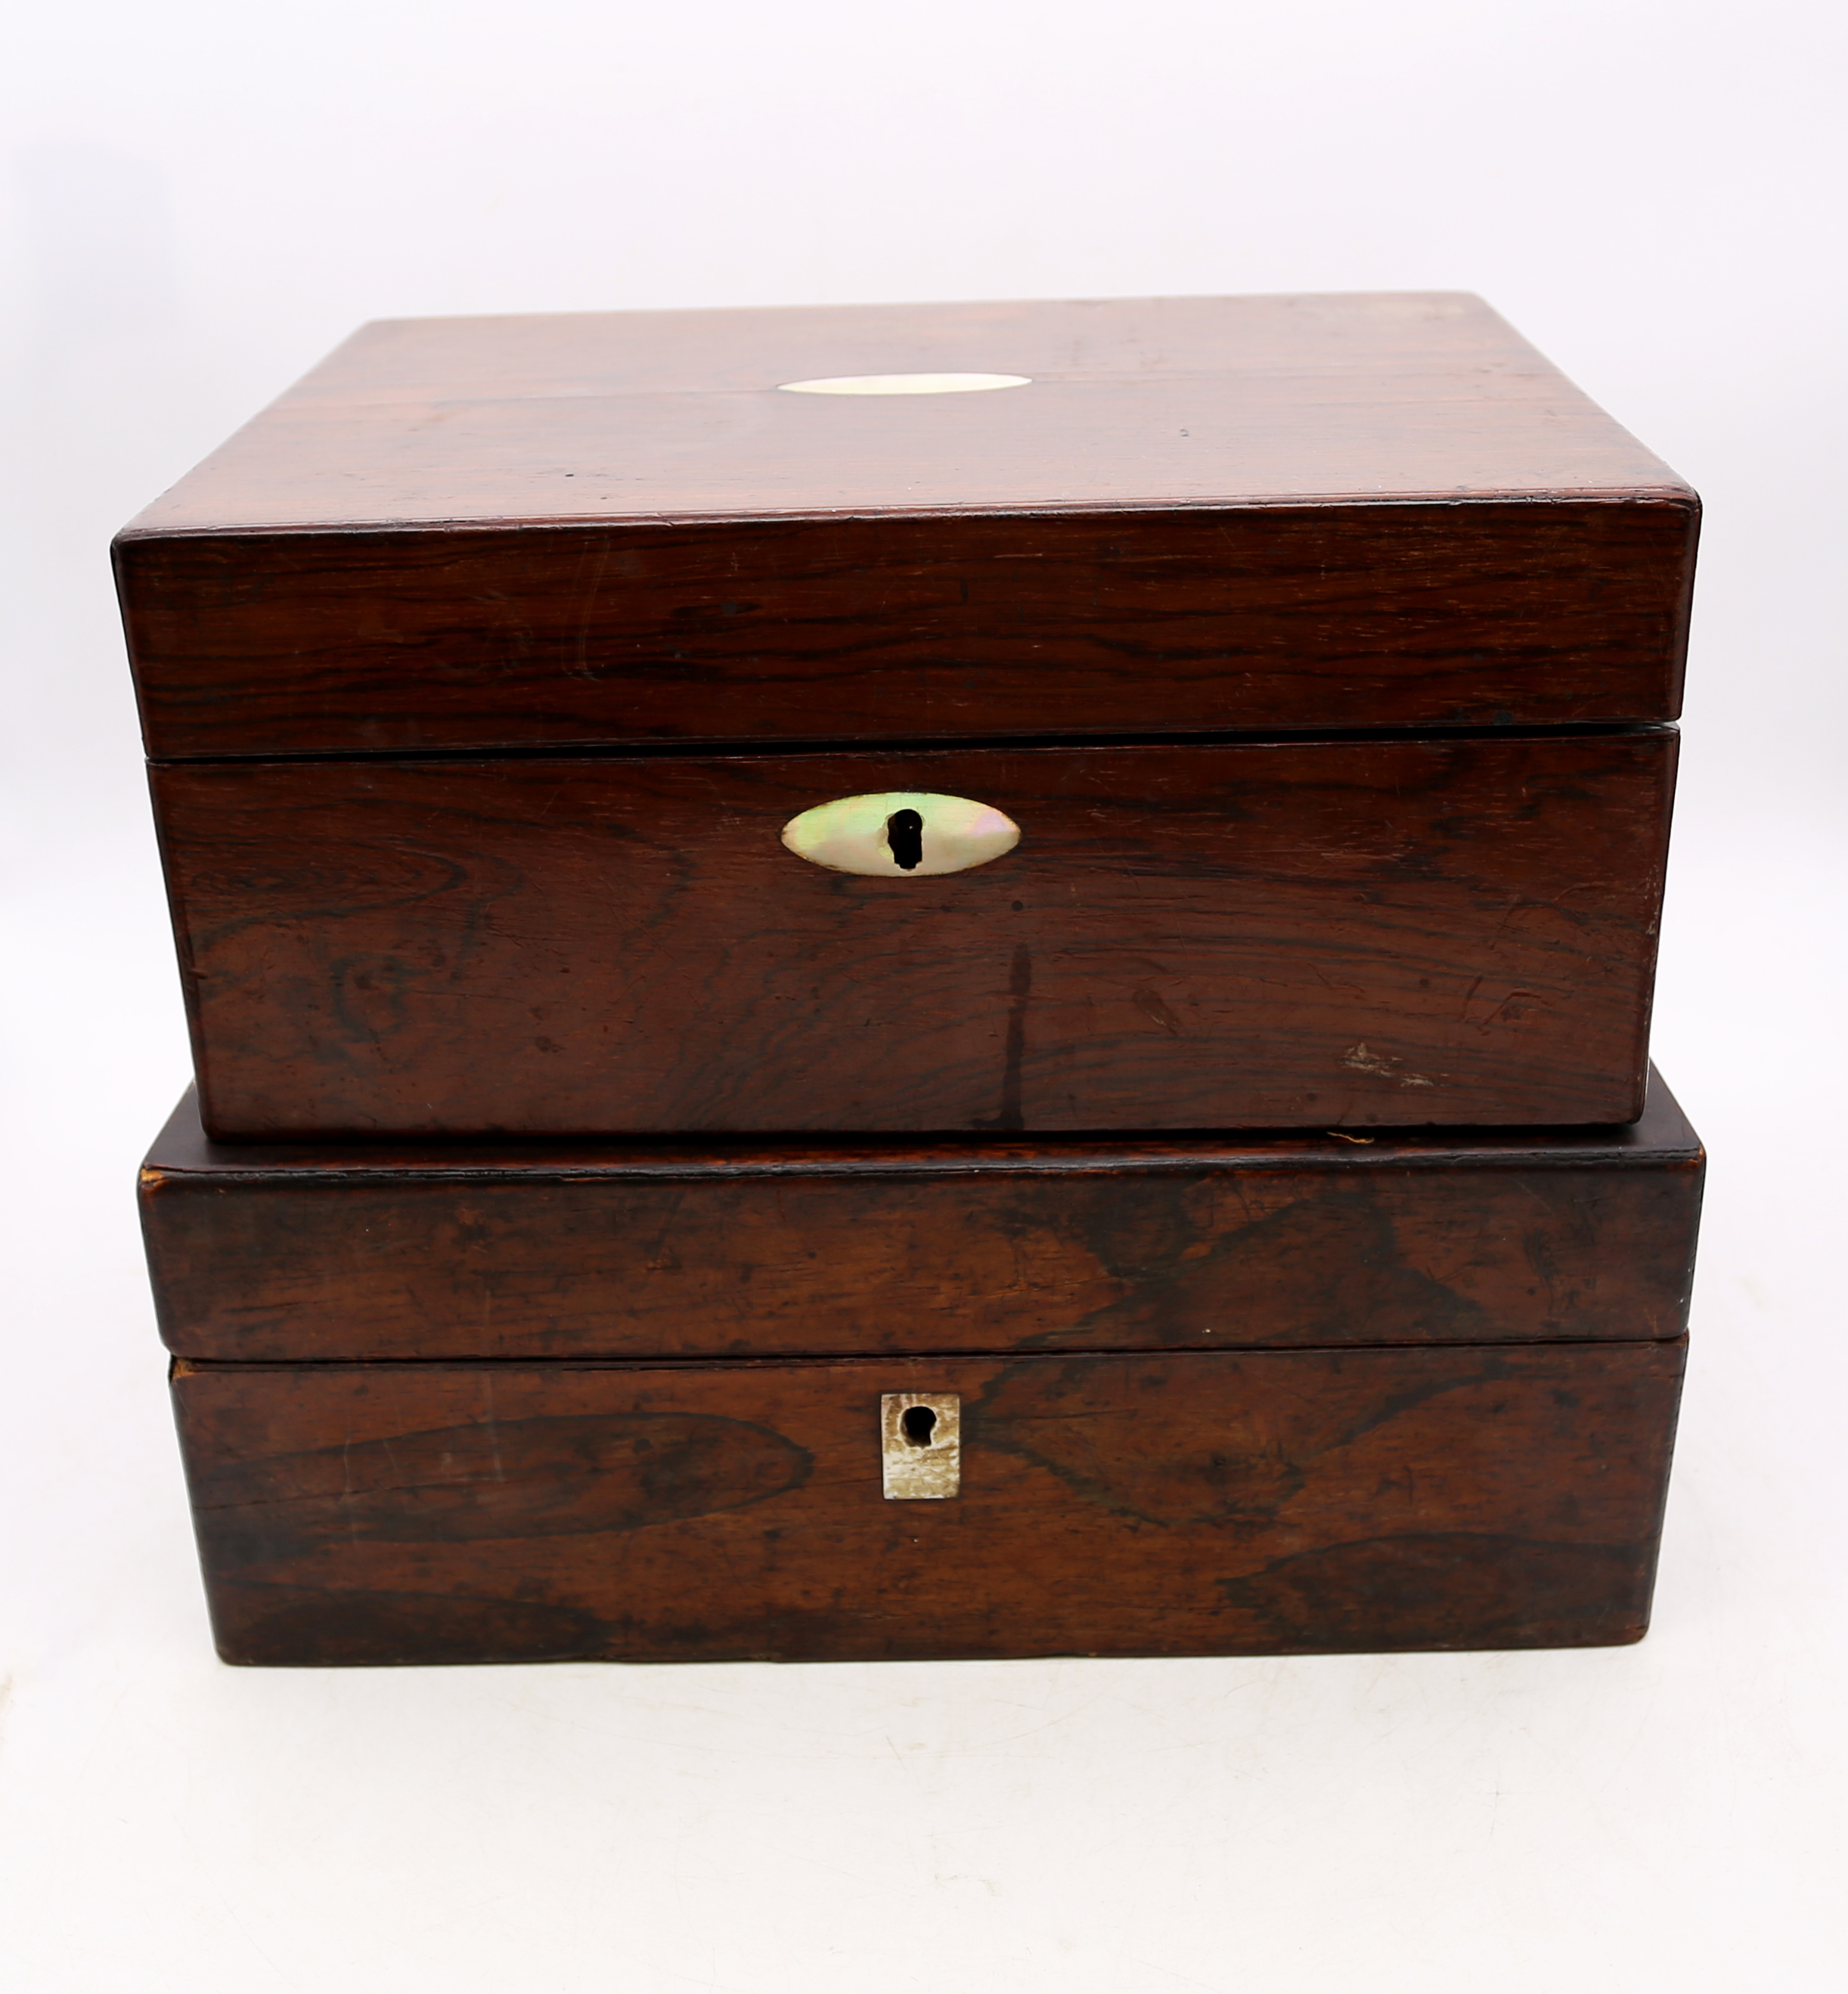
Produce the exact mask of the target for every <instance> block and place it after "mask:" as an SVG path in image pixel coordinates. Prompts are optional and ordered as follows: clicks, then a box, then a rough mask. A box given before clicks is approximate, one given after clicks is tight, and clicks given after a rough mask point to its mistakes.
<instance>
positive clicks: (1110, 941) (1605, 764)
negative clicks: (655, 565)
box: [154, 731, 1675, 1137]
mask: <svg viewBox="0 0 1848 1994" xmlns="http://www.w3.org/2000/svg"><path fill="white" fill-rule="evenodd" d="M1674 747H1675V742H1674V737H1673V736H1672V735H1671V734H1668V733H1665V732H1659V731H1651V732H1639V733H1620V734H1610V735H1582V736H1558V735H1555V736H1539V737H1522V736H1518V735H1510V736H1495V737H1489V738H1459V739H1452V740H1449V741H1433V742H1420V741H1413V740H1394V741H1387V742H1304V743H1291V744H1283V743H1269V744H1251V743H1243V744H1216V745H1188V746H1174V745H1164V746H1154V745H1149V746H1143V747H1111V748H1104V747H1099V748H1093V749H984V750H969V751H964V752H915V753H890V754H876V753H866V754H814V755H776V756H772V755H763V756H732V757H714V758H710V759H684V758H681V757H660V758H654V757H646V758H609V759H560V760H557V761H552V760H513V761H501V762H496V761H487V762H462V761H452V762H401V763H382V762H318V763H302V764H249V765H237V764H227V765H218V766H168V767H163V768H159V769H156V771H155V778H154V780H155V793H156V802H157V806H158V810H159V818H160V822H161V827H162V833H163V840H164V843H165V848H166V858H167V862H168V865H169V872H170V886H171V889H172V893H173V899H174V906H175V911H176V917H177V927H178V930H179V937H180V947H181V954H182V961H183V971H184V974H185V976H186V981H187V991H188V997H189V1002H190V1006H191V1008H192V1012H193V1016H194V1029H195V1034H196V1040H197V1049H198V1054H199V1069H200V1081H201V1091H202V1095H203V1096H204V1101H205V1110H206V1117H207V1125H208V1126H209V1127H211V1129H212V1130H213V1131H214V1133H216V1134H218V1135H220V1136H227V1137H255V1136H265V1135H283V1134H291V1133H293V1134H300V1135H310V1134H320V1133H334V1132H342V1131H360V1132H372V1133H379V1134H383V1133H388V1132H404V1133H415V1132H427V1133H433V1134H444V1135H451V1134H454V1135H459V1134H465V1133H468V1132H480V1131H495V1130H505V1131H510V1132H532V1133H543V1132H555V1133H564V1134H569V1133H595V1132H626V1131H644V1132H645V1131H665V1132H694V1131H701V1132H724V1131H749V1130H777V1131H793V1130H803V1129H816V1130H866V1131H903V1130H929V1129H986V1130H1012V1129H1021V1130H1026V1129H1033V1130H1060V1129H1123V1128H1147V1129H1167V1128H1212V1127H1219V1128H1237V1127H1295V1126H1305V1125H1306V1126H1320V1127H1326V1126H1331V1125H1370V1124H1382V1125H1384V1124H1395V1123H1396V1124H1401V1125H1407V1124H1431V1123H1446V1122H1448V1123H1455V1124H1470V1123H1486V1124H1502V1125H1517V1124H1521V1123H1535V1124H1541V1123H1547V1124H1555V1125H1557V1124H1562V1123H1568V1124H1569V1123H1581V1122H1582V1123H1596V1122H1622V1121H1627V1120H1629V1119H1632V1118H1634V1116H1635V1115H1637V1113H1638V1112H1640V1111H1641V1105H1642V1097H1643V1084H1644V1043H1645V1034H1646V1027H1647V1012H1648V1004H1649V995H1650V988H1651V978H1652V975H1653V970H1654V954H1655V936H1656V926H1657V916H1658V909H1659V905H1660V899H1661V880H1662V872H1663V866H1664V862H1665V846H1666V839H1667V831H1668V809H1669V800H1670V793H1671V783H1672V770H1673V761H1674ZM888 792H893V793H897V792H903V793H914V792H916V793H924V792H928V793H933V794H943V795H948V796H949V797H965V798H969V799H972V800H974V801H975V802H977V803H982V804H986V805H989V806H991V807H993V808H994V809H995V810H999V811H1002V812H1004V813H1005V814H1006V815H1007V816H1008V817H1010V818H1011V819H1012V820H1013V822H1014V823H1015V824H1017V825H1018V826H1019V827H1020V841H1019V843H1018V844H1017V845H1016V846H1015V848H1013V850H1012V851H1009V852H1007V853H1006V855H1004V856H1003V857H1000V858H996V859H995V860H994V861H993V862H990V863H988V864H985V865H981V866H979V868H977V869H974V870H971V871H966V872H955V873H953V874H949V875H938V876H932V875H929V874H928V873H927V872H917V873H915V874H912V875H895V876H892V877H887V878H873V877H860V876H856V875H852V874H848V873H843V872H838V871H831V870H828V869H825V868H824V867H822V866H820V865H813V864H810V863H808V862H806V861H804V860H803V859H801V858H797V857H796V856H794V855H793V854H792V853H791V852H790V851H787V850H786V849H785V848H783V845H782V843H781V842H780V834H781V832H782V830H783V827H784V825H785V824H787V822H788V821H789V820H790V819H791V818H792V817H794V816H796V815H797V814H798V813H801V812H802V811H804V810H809V809H811V808H813V807H816V806H818V805H820V804H822V803H827V802H828V801H830V800H834V799H838V798H842V797H854V796H860V795H865V794H868V793H888Z"/></svg>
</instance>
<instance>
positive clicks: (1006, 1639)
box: [142, 1080, 1702, 1664]
mask: <svg viewBox="0 0 1848 1994" xmlns="http://www.w3.org/2000/svg"><path fill="white" fill-rule="evenodd" d="M1701 1175H1702V1155H1701V1151H1700V1148H1699V1143H1697V1141H1696V1139H1695V1136H1694V1134H1693V1132H1692V1130H1691V1129H1689V1126H1688V1124H1687V1122H1686V1121H1685V1119H1683V1117H1682V1114H1681V1112H1680V1111H1679V1110H1678V1108H1677V1107H1676V1106H1675V1103H1674V1101H1672V1100H1671V1098H1670V1097H1669V1096H1668V1093H1667V1091H1666V1090H1665V1088H1662V1086H1661V1083H1660V1081H1659V1080H1658V1081H1656V1082H1655V1083H1654V1087H1653V1088H1652V1091H1651V1099H1650V1103H1649V1105H1648V1108H1647V1112H1646V1113H1645V1115H1644V1117H1643V1119H1641V1122H1638V1123H1637V1124H1636V1125H1634V1126H1631V1127H1629V1128H1620V1129H1596V1130H1586V1129H1579V1130H1538V1131H1527V1132H1483V1131H1475V1132H1455V1131H1452V1132H1445V1133H1442V1134H1438V1133H1428V1132H1407V1133H1381V1134H1379V1135H1377V1136H1370V1137H1354V1136H1349V1135H1346V1134H1343V1133H1339V1132H1334V1133H1313V1134H1294V1135H1287V1136H1283V1135H1275V1134H1272V1135H1260V1136H1214V1137H1197V1138H1193V1139H1188V1140H1185V1141H1180V1140H1174V1139H1170V1140H1168V1141H1166V1142H1152V1141H1148V1140H1143V1139H1123V1140H1119V1141H1110V1140H1106V1139H1099V1138H1095V1137H1092V1138H1065V1139H1060V1138H1056V1137H1037V1138H1034V1139H1030V1140H1028V1139H1013V1140H1011V1141H1010V1140H1006V1139H999V1138H993V1137H991V1138H987V1139H981V1140H975V1139H968V1138H964V1139H944V1138H938V1139H934V1140H931V1141H927V1142H913V1143H897V1142H893V1141H890V1140H883V1141H880V1140H872V1139H862V1140H859V1141H850V1140H835V1141H832V1142H828V1143H801V1144H796V1143H780V1144H773V1145H764V1144H761V1143H756V1144H752V1143H742V1142H734V1143H711V1142H708V1143H705V1144H703V1145H694V1144H691V1143H684V1142H676V1143H651V1142H641V1141H630V1142H627V1143H605V1144H601V1145H581V1146H565V1145H561V1144H557V1143H551V1144H547V1145H544V1146H514V1145H511V1144H505V1143H503V1144H501V1145H499V1146H495V1145H492V1144H468V1145H444V1146H394V1145H386V1144H349V1145H347V1146H338V1147H337V1146H301V1145H293V1146H290V1145H285V1146H275V1147H262V1148H259V1147H255V1146H219V1145H216V1144H214V1143H211V1141H209V1140H208V1139H207V1138H206V1137H205V1136H204V1132H203V1131H202V1129H201V1125H200V1122H199V1119H198V1115H197V1106H196V1103H195V1101H194V1100H193V1099H192V1098H190V1097H189V1098H188V1099H187V1101H186V1102H184V1103H183V1105H182V1106H181V1108H180V1111H179V1112H178V1113H177V1115H175V1117H174V1119H173V1122H172V1123H171V1124H170V1126H169V1127H168V1129H167V1130H166V1132H165V1133H164V1134H163V1136H161V1138H160V1139H159V1141H158V1142H157V1143H156V1145H155V1146H154V1149H153V1152H152V1153H151V1154H150V1156H149V1159H148V1161H147V1163H146V1167H145V1168H144V1170H143V1172H142V1193H143V1210H144V1215H145V1219H146V1237H147V1242H148V1250H149V1263H150V1266H151V1267H152V1270H153V1280H154V1288H155V1293H156V1297H157V1300H158V1303H159V1316H160V1322H161V1327H162V1331H163V1334H164V1336H165V1338H166V1341H167V1342H168V1344H169V1345H170V1347H171V1348H172V1349H173V1352H174V1362H173V1394H174V1400H175V1403H176V1406H177V1413H178V1419H179V1425H180V1438H181V1442H182V1446H183V1452H184V1455H185V1460H186V1467H187V1476H188V1478H189V1482H190V1488H191V1492H192V1499H193V1504H194V1516H195V1519H196V1522H197V1530H198V1536H199V1544H200V1550H201V1558H202V1561H203V1563H204V1571H205V1578H206V1585H207V1592H208V1595H209V1597H210V1601H211V1612H212V1618H213V1622H214V1628H215V1629H216V1633H217V1637H218V1643H219V1647H220V1651H221V1653H222V1654H223V1655H224V1656H225V1658H226V1659H227V1660H231V1661H234V1662H247V1663H283V1664H296V1663H423V1662H478V1661H497V1660H499V1661H530V1660H550V1659H564V1658H570V1657H577V1658H589V1657H605V1658H609V1659H612V1660H740V1659H751V1658H757V1659H776V1660H821V1659H833V1658H859V1659H874V1658H879V1657H913V1658H919V1657H1000V1656H1018V1655H1037V1654H1057V1653H1087V1654H1111V1655H1178V1654H1251V1653H1288V1652H1296V1651H1307V1650H1370V1649H1394V1648H1469V1647H1520V1646H1545V1645H1577V1644H1593V1643H1614V1642H1623V1641H1630V1640H1634V1639H1637V1638H1638V1637H1639V1636H1641V1634H1642V1633H1643V1632H1644V1628H1645V1626H1646V1625H1647V1619H1648V1614H1649V1604H1650V1594H1651V1585H1652V1581H1653V1575H1654V1565H1655V1556H1656V1546H1657V1542H1658V1536H1659V1533H1660V1530H1661V1516H1662V1507H1663V1500H1664V1494H1665V1485H1666V1481H1667V1477H1668V1461H1669V1454H1670V1448H1671V1442H1672V1439H1673V1434H1674V1429H1675V1407H1676V1402H1677V1398H1678V1393H1679V1389H1680V1382H1681V1376H1682V1362H1683V1358H1684V1354H1685V1348H1686V1338H1685V1327H1686V1317H1687V1303H1688V1294H1689V1283H1690V1280H1691V1276H1692V1265H1693V1256H1694V1247H1695V1228H1696V1225H1697V1222H1698V1217H1699V1200H1700V1186H1701ZM925 1415H928V1417H925Z"/></svg>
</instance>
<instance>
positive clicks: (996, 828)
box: [783, 790, 1020, 879]
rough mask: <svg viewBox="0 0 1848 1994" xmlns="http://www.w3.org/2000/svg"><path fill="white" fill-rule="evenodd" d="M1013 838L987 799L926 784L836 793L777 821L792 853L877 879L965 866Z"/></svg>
mask: <svg viewBox="0 0 1848 1994" xmlns="http://www.w3.org/2000/svg"><path fill="white" fill-rule="evenodd" d="M783 843H784V845H787V847H788V848H789V849H790V851H793V852H794V854H795V855H796V856H797V858H806V859H807V861H808V862H809V863H810V864H811V865H825V866H826V867H827V868H828V870H829V871H830V872H858V873H860V874H862V875H865V876H866V877H867V878H869V879H932V878H934V877H936V876H938V875H941V874H942V873H945V872H968V871H969V869H970V868H971V867H972V866H975V865H987V863H988V862H989V860H990V859H991V858H999V857H1000V856H1001V855H1002V854H1003V852H1007V851H1013V848H1014V847H1015V846H1016V845H1018V844H1019V843H1020V826H1019V825H1018V824H1016V823H1015V822H1014V821H1013V818H1012V817H1009V816H1007V815H1006V814H1004V813H1003V812H1002V811H1000V810H996V808H995V807H994V806H993V804H992V803H976V802H975V801H974V800H972V798H970V797H941V796H937V795H935V794H934V793H931V792H930V791H928V790H883V791H881V792H880V793H879V794H878V795H877V796H867V797H835V800H834V801H833V802H832V803H817V804H816V805H815V807H814V809H812V810H804V811H803V812H802V814H801V815H800V816H799V817H791V818H790V821H789V822H788V823H787V824H785V825H784V826H783Z"/></svg>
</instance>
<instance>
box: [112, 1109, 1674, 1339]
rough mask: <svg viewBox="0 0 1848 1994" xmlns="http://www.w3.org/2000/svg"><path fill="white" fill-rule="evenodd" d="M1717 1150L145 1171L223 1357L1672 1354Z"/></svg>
mask: <svg viewBox="0 0 1848 1994" xmlns="http://www.w3.org/2000/svg"><path fill="white" fill-rule="evenodd" d="M1702 1166H1703V1158H1702V1153H1701V1149H1700V1145H1699V1140H1698V1139H1697V1138H1696V1137H1695V1134H1694V1132H1693V1130H1692V1129H1691V1128H1689V1125H1688V1123H1687V1121H1686V1119H1685V1117H1684V1116H1683V1115H1682V1113H1681V1111H1680V1109H1679V1108H1678V1107H1677V1106H1676V1105H1675V1101H1674V1099H1673V1097H1672V1096H1671V1095H1670V1094H1669V1092H1668V1089H1667V1088H1666V1087H1665V1086H1664V1085H1663V1084H1662V1082H1661V1078H1660V1077H1659V1076H1652V1078H1651V1089H1650V1098H1649V1105H1648V1108H1647V1112H1645V1114H1644V1117H1643V1119H1642V1120H1641V1122H1637V1124H1635V1125H1634V1126H1632V1127H1630V1128H1627V1129H1599V1130H1575V1131H1558V1132H1545V1131H1536V1132H1528V1133H1525V1134H1523V1133H1519V1132H1510V1133H1506V1134H1502V1135H1490V1134H1487V1133H1485V1132H1466V1133H1461V1134H1459V1133H1455V1132H1449V1131H1444V1132H1428V1133H1417V1132H1403V1133H1399V1134H1397V1135H1393V1134H1387V1133H1382V1134H1380V1135H1379V1136H1375V1137H1373V1138H1371V1139H1366V1140H1363V1141H1356V1140H1353V1139H1349V1138H1348V1137H1346V1136H1336V1135H1325V1134H1312V1135H1300V1136H1270V1137H1268V1138H1257V1139H1254V1138H1250V1137H1246V1138H1243V1139H1239V1138H1236V1137H1194V1138H1188V1139H1168V1140H1167V1141H1165V1142H1152V1141H1147V1140H1144V1141H1140V1142H1115V1143H1099V1142H1097V1141H1095V1140H1094V1139H1082V1138H1066V1139H1058V1138H1052V1137H1042V1138H1037V1139H1034V1140H1033V1141H1031V1142H1026V1141H1023V1140H1021V1139H1013V1140H1010V1139H1006V1138H1004V1137H992V1136H991V1137H984V1138H981V1139H968V1140H964V1141H960V1142H945V1141H938V1142H936V1143H931V1144H927V1145H923V1146H918V1145H905V1144H900V1143H893V1142H890V1141H887V1142H861V1143H840V1142H837V1143H809V1144H787V1145H783V1146H777V1147H774V1148H766V1147H764V1146H761V1145H759V1146H748V1147H747V1146H743V1145H740V1144H737V1143H733V1144H730V1145H725V1144H716V1143H713V1144H708V1145H705V1146H690V1145H687V1144H684V1143H645V1142H638V1143H629V1144H627V1145H621V1146H609V1145H605V1146H595V1147H593V1146H584V1145H568V1146H567V1145H561V1144H559V1143H548V1144H546V1145H543V1146H540V1145H532V1146H526V1147H525V1148H519V1147H516V1146H512V1145H508V1144H502V1145H501V1146H499V1147H498V1148H494V1147H489V1146H482V1145H479V1144H466V1145H452V1144H430V1145H426V1146H422V1147H418V1148H405V1147H403V1146H386V1145H375V1146H365V1145H359V1144H348V1145H347V1146H345V1147H343V1148H340V1149H333V1150H330V1149H327V1148H325V1147H324V1146H319V1145H307V1144H304V1145H300V1146H292V1147H280V1148H276V1149H264V1150H256V1149H252V1148H250V1147H249V1146H244V1145H235V1144H214V1143H211V1142H209V1141H208V1140H207V1138H206V1136H205V1135H204V1131H203V1130H202V1129H201V1126H200V1123H199V1119H198V1113H197V1104H196V1101H195V1100H194V1098H193V1097H191V1096H190V1095H189V1096H188V1098H187V1099H186V1100H185V1101H183V1102H182V1103H181V1104H180V1108H179V1109H178V1110H177V1112H176V1113H175V1115H174V1117H173V1121H172V1122H171V1123H170V1125H169V1127H168V1128H167V1129H166V1131H165V1132H163V1135H162V1136H161V1137H160V1139H159V1140H158V1141H157V1142H156V1144H155V1145H154V1147H153V1149H152V1150H151V1151H150V1153H149V1156H148V1160H147V1163H146V1166H145V1167H143V1170H142V1183H141V1189H142V1216H143V1222H144V1226H145V1229H146V1241H147V1247H148V1257H149V1268H150V1270H151V1272H152V1274H153V1285H154V1292H155V1298H156V1305H157V1308H158V1311H159V1319H160V1324H161V1330H162V1334H163V1336H164V1337H165V1338H166V1342H167V1344H168V1345H169V1347H170V1348H171V1349H173V1350H174V1351H176V1352H178V1353H179V1354H180V1355H182V1356H186V1357H190V1358H203V1359H212V1360H219V1361H228V1362H237V1361H245V1362H249V1361H253V1360H255V1361H266V1362H276V1361H285V1362H286V1361H303V1360H323V1361H324V1360H329V1359H336V1360H337V1359H342V1358H345V1359H352V1360H363V1359H368V1358H372V1359H381V1360H382V1359H393V1358H395V1359H417V1358H450V1359H454V1358H587V1357H588V1358H598V1357H603V1358H618V1357H644V1358H646V1357H652V1358H667V1357H697V1356H720V1355H732V1356H742V1355H757V1356H770V1355H822V1354H826V1355H840V1356H849V1355H865V1356H871V1355H887V1354H894V1355H896V1354H903V1353H907V1352H913V1353H927V1354H938V1353H952V1352H959V1353H963V1354H965V1355H966V1354H977V1353H983V1352H986V1353H991V1354H1001V1353H1006V1352H1010V1351H1031V1350H1035V1349H1091V1350H1099V1349H1102V1350H1110V1349H1115V1350H1135V1349H1161V1348H1188V1347H1191V1348H1203V1349H1211V1348H1214V1347H1215V1345H1217V1346H1219V1347H1226V1346H1229V1345H1237V1346H1239V1347H1244V1348H1253V1347H1263V1346H1274V1345H1322V1346H1341V1345H1357V1344H1374V1345H1380V1344H1400V1343H1431V1342H1470V1343H1475V1344H1480V1345H1488V1344H1492V1343H1501V1342H1533V1341H1551V1340H1557V1339H1562V1338H1570V1339H1574V1340H1582V1341H1592V1340H1605V1339H1629V1340H1641V1339H1647V1338H1673V1337H1676V1336H1678V1335H1680V1334H1682V1331H1683V1330H1684V1329H1685V1326H1686V1321H1687V1307H1688V1296H1689V1288H1690V1286H1691V1283H1692V1275H1693V1261H1694V1249H1695V1232H1696V1228H1697V1226H1698V1224H1699V1208H1700V1193H1701V1178H1702Z"/></svg>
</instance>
